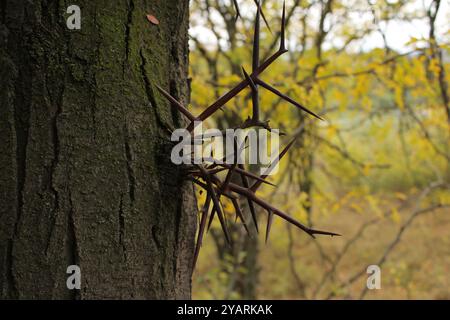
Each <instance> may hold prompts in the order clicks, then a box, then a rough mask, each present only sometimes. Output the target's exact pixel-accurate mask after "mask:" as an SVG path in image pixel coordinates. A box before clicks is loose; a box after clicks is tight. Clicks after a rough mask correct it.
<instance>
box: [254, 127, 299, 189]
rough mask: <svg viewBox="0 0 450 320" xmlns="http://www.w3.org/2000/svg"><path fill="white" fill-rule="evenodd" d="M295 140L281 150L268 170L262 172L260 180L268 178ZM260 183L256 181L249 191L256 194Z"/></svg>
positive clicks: (295, 138)
mask: <svg viewBox="0 0 450 320" xmlns="http://www.w3.org/2000/svg"><path fill="white" fill-rule="evenodd" d="M295 140H297V136H295V137H294V138H293V139H292V140H291V141H290V142H289V143H288V144H287V145H286V146H285V147H284V148H283V150H281V152H280V154H279V155H278V157H277V158H275V160H274V161H273V163H272V164H271V165H270V167H269V168H267V169H266V171H264V173H263V174H262V175H261V176H260V178H261V179H265V178H266V177H268V176H269V174H270V172H271V171H272V170H273V169H274V168H275V166H276V165H277V163H278V162H280V161H281V159H283V157H284V156H285V154H286V153H287V152H288V151H289V149H290V148H291V147H292V145H293V144H294V142H295ZM261 183H262V182H261V181H260V180H258V181H256V182H255V183H254V184H253V185H252V187H251V188H250V190H251V191H253V192H256V190H258V188H259V187H260V186H261Z"/></svg>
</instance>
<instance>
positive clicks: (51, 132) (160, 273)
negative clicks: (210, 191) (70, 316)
mask: <svg viewBox="0 0 450 320" xmlns="http://www.w3.org/2000/svg"><path fill="white" fill-rule="evenodd" d="M0 4H1V5H0V19H1V26H0V41H1V46H0V221H1V222H0V296H1V297H2V298H12V299H16V298H31V299H36V298H38V299H39V298H57V299H92V298H113V299H114V298H150V299H158V298H170V299H172V298H189V297H190V289H191V271H192V270H191V269H192V256H193V252H194V248H193V245H194V234H195V224H196V214H195V210H196V206H195V199H194V195H193V190H192V185H191V184H187V183H185V182H183V178H182V175H181V173H180V170H179V169H178V168H177V167H175V166H174V165H173V164H172V163H171V161H170V152H171V144H170V134H169V131H168V130H167V129H168V128H171V127H175V126H178V125H180V121H181V120H180V118H179V116H178V114H177V112H175V111H174V110H171V108H170V106H169V105H168V104H167V102H166V101H165V99H164V98H163V97H161V96H159V95H158V93H157V92H156V91H155V87H154V85H155V84H159V85H161V86H163V87H165V88H168V89H169V90H170V92H171V93H172V94H173V95H174V96H175V97H177V98H178V99H179V100H181V101H185V102H186V100H187V98H188V86H187V64H188V61H187V59H188V47H187V28H188V11H189V8H188V0H183V1H179V0H164V1H162V0H161V1H138V0H123V1H106V0H105V1H88V0H78V1H76V3H71V2H67V1H62V0H61V1H50V0H36V1H22V0H1V1H0ZM71 4H77V5H79V6H80V8H81V21H82V24H81V30H68V28H67V27H66V18H67V17H68V14H66V9H67V7H68V6H69V5H71ZM147 14H152V15H154V16H155V17H157V18H158V20H159V24H153V23H150V22H149V21H148V20H147V19H146V15H147ZM72 264H76V265H79V266H80V268H81V275H82V278H81V279H82V286H81V290H74V291H70V290H68V289H67V287H66V279H67V276H68V275H67V274H66V268H67V267H68V265H72Z"/></svg>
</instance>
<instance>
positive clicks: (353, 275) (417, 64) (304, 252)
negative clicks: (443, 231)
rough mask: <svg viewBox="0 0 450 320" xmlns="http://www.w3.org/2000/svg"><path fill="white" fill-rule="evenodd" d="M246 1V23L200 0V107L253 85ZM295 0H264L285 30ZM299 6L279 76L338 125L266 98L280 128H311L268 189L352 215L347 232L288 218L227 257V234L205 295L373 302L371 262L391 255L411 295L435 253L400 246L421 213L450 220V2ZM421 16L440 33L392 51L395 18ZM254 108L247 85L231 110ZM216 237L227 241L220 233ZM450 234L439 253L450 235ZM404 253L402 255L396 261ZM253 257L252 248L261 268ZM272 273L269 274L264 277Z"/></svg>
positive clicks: (196, 59) (196, 64)
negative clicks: (309, 233) (301, 227)
mask: <svg viewBox="0 0 450 320" xmlns="http://www.w3.org/2000/svg"><path fill="white" fill-rule="evenodd" d="M237 2H238V4H239V7H240V17H239V19H237V22H234V21H235V16H236V10H235V7H234V3H233V1H211V0H198V1H194V6H193V7H192V14H193V16H195V17H197V18H196V19H194V20H193V22H192V26H193V29H192V32H191V39H192V59H191V73H192V75H193V80H194V81H193V84H192V85H193V93H194V94H193V102H194V103H193V104H194V105H205V104H207V101H209V100H211V99H213V98H214V97H217V96H220V95H221V94H222V93H223V92H225V91H226V90H227V89H228V88H229V87H232V86H233V85H234V83H236V82H238V81H240V79H241V77H242V76H241V75H240V70H239V66H240V65H244V66H245V68H246V69H248V68H249V67H248V66H247V65H246V61H250V59H249V58H250V55H251V53H250V52H251V51H250V48H251V45H250V43H249V41H246V39H251V33H250V32H251V30H252V28H251V26H252V25H253V23H254V18H253V17H254V12H255V10H256V6H255V5H254V1H250V0H249V1H237ZM281 5H282V1H270V0H267V1H263V12H264V13H265V17H266V19H267V20H268V25H269V26H271V25H277V22H278V21H277V19H279V18H278V17H279V10H280V8H281ZM287 8H288V10H287V14H286V22H287V32H288V35H289V36H288V39H289V41H288V47H289V49H290V51H289V54H288V55H287V56H286V57H285V58H284V59H281V60H280V61H278V62H277V63H276V64H274V65H273V66H272V67H271V68H273V69H272V70H274V71H273V72H272V73H270V75H269V77H270V81H271V83H275V84H276V87H277V88H278V89H280V91H282V92H289V94H290V95H291V96H292V97H293V98H294V99H298V100H299V101H302V102H304V103H305V105H306V106H307V107H308V108H311V109H312V110H313V111H314V112H316V113H318V114H320V115H321V116H323V117H325V118H326V120H327V121H326V122H324V123H314V122H312V121H308V120H306V119H305V118H304V117H302V115H301V114H299V113H298V112H297V111H296V110H292V109H290V108H288V107H286V106H285V105H284V104H283V103H280V102H281V100H280V99H277V98H274V97H273V96H272V95H271V94H264V93H262V94H261V113H262V116H261V118H270V119H272V121H271V126H272V127H273V128H280V129H281V131H285V132H295V133H297V134H298V135H299V138H298V140H297V143H296V144H295V146H294V147H293V148H292V150H291V151H290V153H289V156H288V157H287V160H286V161H285V163H284V164H282V169H281V173H279V174H278V175H276V176H275V179H274V180H273V182H274V183H276V184H277V185H278V186H279V187H278V188H277V189H276V192H273V191H272V190H269V189H264V190H267V193H266V197H267V198H268V199H277V200H274V201H276V202H277V203H284V204H285V206H284V207H283V209H285V210H286V211H289V212H294V213H295V217H296V218H298V219H300V220H301V221H302V222H304V223H306V224H308V225H310V226H311V225H314V224H315V223H317V221H321V222H322V223H323V221H326V219H327V217H329V216H330V215H331V214H335V213H336V214H337V213H339V214H340V215H342V220H343V221H347V222H348V223H346V224H345V225H343V226H341V227H342V229H343V230H341V229H338V230H339V231H340V232H342V233H343V234H344V237H343V238H342V239H337V240H335V241H333V244H325V243H322V242H320V241H311V240H310V239H308V238H303V237H301V236H298V237H297V236H296V235H294V234H293V233H292V232H291V230H290V228H289V226H287V227H286V226H283V227H279V228H278V229H277V225H276V224H275V225H274V227H275V229H274V230H278V231H274V232H275V233H273V236H272V241H271V242H270V245H269V247H270V248H268V247H266V248H265V250H260V251H258V250H257V246H256V245H255V246H253V247H250V248H249V247H245V246H244V247H242V246H241V247H240V250H236V248H234V249H230V250H229V251H228V254H224V252H227V251H226V250H225V249H224V248H223V247H224V243H222V242H219V241H216V247H217V249H213V248H205V249H204V250H205V251H208V250H209V252H210V254H213V253H214V251H215V252H217V253H218V255H219V258H220V259H219V260H220V262H219V263H218V267H216V266H215V265H214V264H213V263H212V262H211V259H209V260H208V267H206V266H205V265H203V264H202V261H200V265H199V272H198V273H197V275H196V277H195V282H196V284H197V285H196V286H197V287H198V288H202V290H201V292H198V293H197V294H198V296H201V297H219V298H223V297H225V298H227V297H244V298H247V297H253V296H255V295H257V296H258V297H266V298H274V297H275V298H286V297H295V298H331V297H347V298H351V297H353V298H360V297H361V298H363V297H365V296H366V294H368V292H367V290H362V289H361V288H362V287H361V286H362V285H363V284H362V281H363V280H364V277H363V276H364V275H365V274H366V269H365V268H366V267H367V265H368V264H371V263H379V265H380V266H383V267H384V266H385V265H386V268H389V270H391V271H392V272H391V273H392V275H391V276H390V277H391V278H392V279H393V280H392V282H394V281H398V283H400V284H401V285H402V286H404V287H405V290H406V291H407V292H408V295H410V294H411V290H412V289H411V286H412V284H411V283H413V280H412V279H413V278H415V279H419V280H418V281H419V282H420V281H422V282H423V281H424V280H423V278H421V276H420V275H415V274H414V271H413V270H414V269H415V266H416V265H418V264H420V265H421V266H422V265H424V264H425V262H424V261H422V260H420V262H418V260H417V258H416V260H413V258H412V256H413V255H411V254H403V256H400V257H399V256H395V254H394V253H395V252H394V251H395V250H394V249H398V248H399V247H401V240H402V238H404V237H406V236H407V232H406V231H407V230H410V229H411V230H412V229H414V224H413V222H414V221H416V219H417V218H418V217H422V216H423V214H425V213H431V212H434V213H436V214H439V215H438V217H443V216H442V215H440V213H442V212H448V205H449V203H450V195H449V193H448V185H449V180H448V179H449V159H450V157H449V156H450V154H449V147H448V146H449V145H448V141H449V139H450V138H449V134H450V131H449V126H448V110H449V108H448V81H449V79H448V62H446V61H447V58H446V57H448V49H449V47H448V31H447V30H442V27H441V28H440V29H438V28H437V25H436V21H437V17H439V16H441V17H442V16H443V15H444V16H445V14H446V13H445V11H442V10H443V9H442V8H443V4H442V3H441V2H440V1H428V2H426V3H424V4H422V3H419V4H418V3H412V2H410V1H366V0H354V1H337V0H334V1H333V0H317V1H315V0H311V1H296V0H294V1H287ZM447 14H448V13H447ZM355 17H356V18H355ZM441 19H442V18H441ZM444 20H445V18H444ZM413 22H419V23H422V24H424V25H426V27H425V28H426V29H427V30H428V31H429V32H428V35H427V36H421V35H418V36H417V37H414V38H411V39H410V40H409V42H408V43H407V44H405V48H406V49H405V50H402V51H401V52H400V51H397V50H396V49H394V48H393V47H391V46H392V42H390V41H389V34H386V32H387V31H386V30H388V29H387V27H386V25H388V24H396V23H397V24H399V25H400V26H404V25H408V26H409V24H410V23H413ZM202 26H207V29H208V31H203V32H201V33H200V32H198V30H199V29H200V30H204V29H202V28H204V27H202ZM261 30H262V41H261V47H262V50H263V51H264V50H267V52H270V49H272V48H273V47H274V46H275V45H276V43H277V39H278V37H279V34H278V33H277V31H276V30H271V31H270V30H268V29H267V28H265V27H264V26H261ZM390 30H392V29H390ZM437 30H439V31H437ZM446 32H447V33H446ZM205 34H206V35H208V34H209V36H207V37H205ZM374 38H377V39H381V46H380V47H379V48H372V47H367V45H366V44H367V42H368V41H373V39H374ZM395 45H397V46H398V44H395ZM262 56H264V54H263V55H262ZM262 59H263V58H262ZM230 70H231V71H230ZM249 103H251V97H250V95H249V94H248V92H244V94H242V95H241V96H239V97H238V99H236V100H235V103H234V104H232V105H230V106H227V111H228V110H229V108H231V109H232V110H233V112H235V114H236V118H242V117H245V116H246V114H245V112H246V110H248V108H245V106H246V105H247V104H249ZM243 110H244V111H243ZM228 112H229V111H228ZM243 113H244V114H243ZM220 121H223V122H225V123H227V124H228V123H232V122H233V119H230V116H229V115H227V114H226V113H224V114H223V117H221V118H220V120H219V121H218V122H219V123H220ZM214 125H215V124H214ZM299 193H300V196H298V194H299ZM446 210H447V211H446ZM440 219H441V220H443V221H444V222H443V223H445V219H444V218H440ZM285 228H287V229H285ZM334 229H336V226H334ZM386 230H389V232H387V231H386ZM286 232H287V235H288V236H287V237H285V234H286ZM411 232H417V231H416V230H412V231H411ZM405 233H406V235H405ZM380 234H383V237H380ZM414 234H416V233H414ZM432 234H433V232H427V233H426V234H425V235H422V236H419V237H418V238H417V237H416V238H417V241H421V242H420V243H419V245H420V246H421V247H423V246H425V245H426V244H427V243H428V241H430V242H431V241H432V239H434V238H432ZM212 236H213V238H214V239H216V238H217V239H221V238H218V237H215V236H214V231H213V232H212ZM368 239H372V240H368ZM375 239H377V240H378V241H377V243H379V244H378V245H377V246H376V250H375V249H373V248H372V245H373V241H375ZM438 239H440V241H439V245H436V246H435V248H436V249H435V250H441V249H437V248H442V246H445V243H446V241H447V240H445V239H447V238H442V237H440V238H438ZM255 241H256V242H257V240H255ZM336 244H337V245H336ZM440 244H442V246H441V245H440ZM368 250H369V252H370V254H368V253H367V251H368ZM417 252H419V250H417ZM429 252H430V251H427V253H429ZM439 252H441V251H439ZM439 252H436V255H439ZM350 253H352V254H350ZM421 254H423V253H421ZM394 256H395V259H396V260H395V261H396V263H395V264H394V263H389V262H390V261H389V258H390V257H394ZM246 257H251V259H249V260H248V261H252V262H251V263H250V264H249V263H247V261H246ZM286 258H287V259H286ZM393 259H394V258H393ZM405 260H407V261H408V262H407V264H406V266H405V263H404V261H405ZM425 260H426V259H425ZM255 261H258V263H257V264H255ZM355 261H356V262H355ZM398 261H399V262H398ZM397 262H398V263H397ZM443 263H444V264H445V263H447V262H443ZM397 265H399V266H404V267H398V266H397ZM438 268H439V267H438V266H436V269H438ZM399 269H401V270H399ZM258 270H261V272H259V279H260V280H259V282H254V281H257V278H258ZM286 270H288V271H289V273H290V274H288V273H287V272H286ZM318 270H323V272H322V271H318ZM240 278H242V279H252V280H251V281H253V282H252V284H250V285H249V287H252V290H251V291H248V290H247V291H246V290H242V288H241V287H240V286H239V283H240V281H238V280H236V279H240ZM217 279H218V281H217ZM387 279H389V277H387ZM405 279H409V280H405ZM436 279H437V278H436ZM436 281H437V280H436ZM416 282H417V281H416ZM437 282H438V281H437ZM395 283H396V282H395ZM358 285H359V287H358ZM436 287H437V288H438V287H439V286H438V285H436ZM444 287H445V286H444ZM205 288H206V289H208V290H209V291H207V292H205V291H206V290H205ZM436 290H439V289H436ZM248 292H251V294H250V295H248ZM383 292H386V291H383ZM421 292H427V290H426V289H425V290H422V291H421ZM422 294H423V293H422ZM435 294H439V293H435Z"/></svg>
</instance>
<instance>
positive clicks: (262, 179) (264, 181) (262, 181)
mask: <svg viewBox="0 0 450 320" xmlns="http://www.w3.org/2000/svg"><path fill="white" fill-rule="evenodd" d="M219 166H222V167H225V168H227V169H230V168H231V165H229V164H227V163H222V164H219ZM235 171H236V172H237V173H239V174H241V175H244V176H246V177H249V178H253V179H255V180H257V181H259V182H260V183H266V184H269V185H271V186H273V187H276V185H275V184H273V183H272V182H270V181H267V180H265V179H264V178H261V177H260V176H258V175H256V174H254V173H252V172H249V171H246V170H244V169H242V168H240V167H237V168H235Z"/></svg>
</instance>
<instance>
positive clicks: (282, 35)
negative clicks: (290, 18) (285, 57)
mask: <svg viewBox="0 0 450 320" xmlns="http://www.w3.org/2000/svg"><path fill="white" fill-rule="evenodd" d="M285 28H286V1H283V14H282V15H281V32H280V51H287V49H286V35H285V33H286V30H285Z"/></svg>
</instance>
